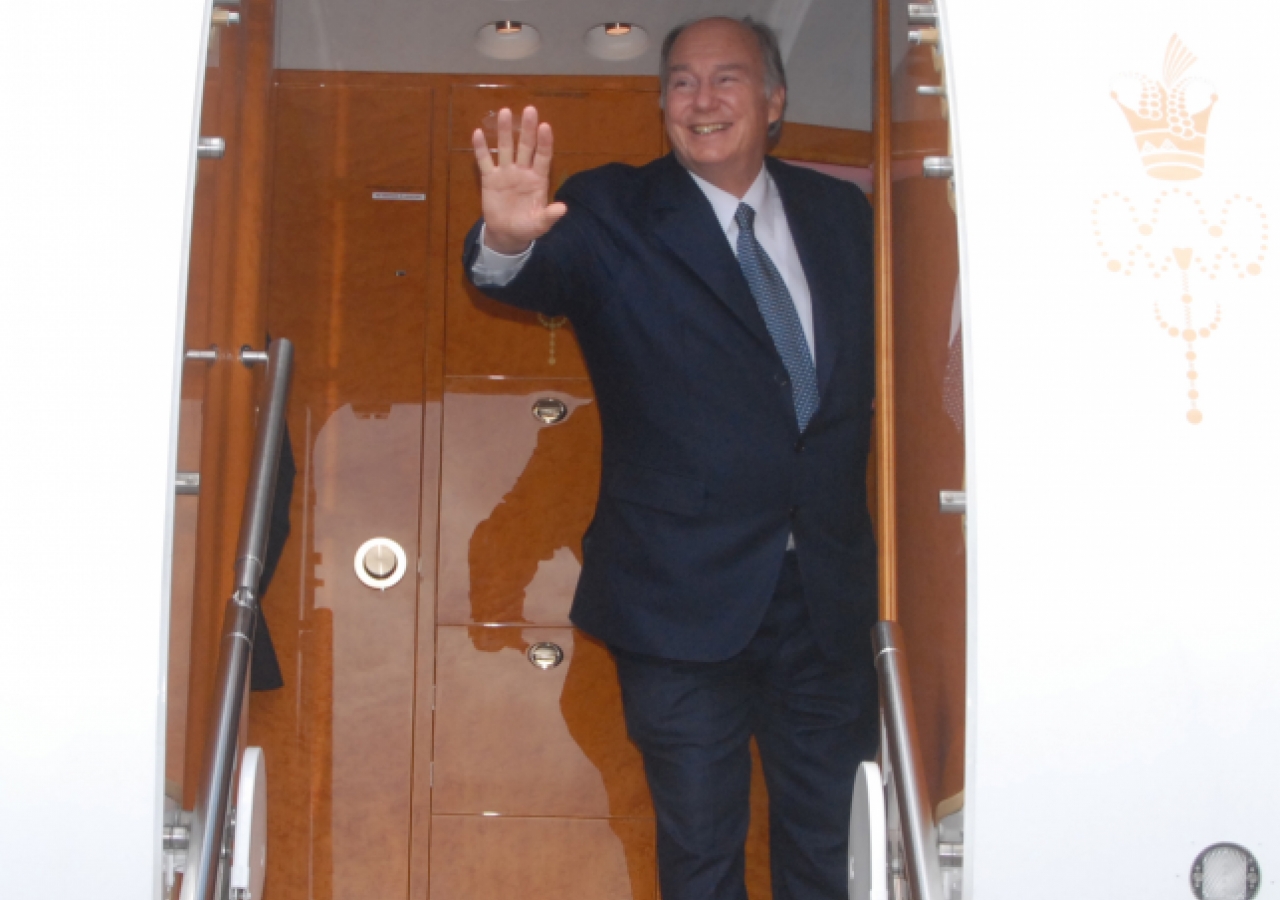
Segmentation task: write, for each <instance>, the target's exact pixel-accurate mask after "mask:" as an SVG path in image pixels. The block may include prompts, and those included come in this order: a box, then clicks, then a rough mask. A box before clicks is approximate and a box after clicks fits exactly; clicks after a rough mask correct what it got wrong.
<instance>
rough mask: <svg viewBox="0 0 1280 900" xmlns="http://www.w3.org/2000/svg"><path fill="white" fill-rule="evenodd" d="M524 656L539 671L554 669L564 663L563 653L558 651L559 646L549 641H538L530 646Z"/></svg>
mask: <svg viewBox="0 0 1280 900" xmlns="http://www.w3.org/2000/svg"><path fill="white" fill-rule="evenodd" d="M525 656H527V657H528V658H529V662H531V663H533V664H534V665H535V666H537V667H538V668H539V669H554V668H555V667H556V666H558V665H560V663H562V662H564V651H563V650H561V649H560V645H559V644H553V643H551V642H550V641H539V642H538V643H536V644H533V645H531V646H530V647H529V649H528V650H527V651H525Z"/></svg>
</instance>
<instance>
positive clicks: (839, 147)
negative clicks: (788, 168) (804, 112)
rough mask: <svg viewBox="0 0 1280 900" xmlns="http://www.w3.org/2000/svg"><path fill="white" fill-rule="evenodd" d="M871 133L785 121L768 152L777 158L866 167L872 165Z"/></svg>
mask: <svg viewBox="0 0 1280 900" xmlns="http://www.w3.org/2000/svg"><path fill="white" fill-rule="evenodd" d="M871 150H872V144H871V133H870V132H867V131H853V130H851V129H848V128H828V127H826V126H824V125H805V124H803V123H800V122H787V123H785V124H784V125H783V126H782V135H781V136H780V137H779V138H778V142H777V144H775V145H774V146H773V149H772V150H770V151H769V152H770V153H772V154H773V155H774V156H776V157H778V158H779V159H802V160H805V161H806V162H823V163H832V164H835V165H841V166H857V167H858V168H863V169H865V168H867V167H869V166H870V165H871Z"/></svg>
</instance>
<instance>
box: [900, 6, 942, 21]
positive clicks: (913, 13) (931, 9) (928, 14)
mask: <svg viewBox="0 0 1280 900" xmlns="http://www.w3.org/2000/svg"><path fill="white" fill-rule="evenodd" d="M907 24H908V25H937V24H938V7H937V5H936V4H933V3H908V4H907Z"/></svg>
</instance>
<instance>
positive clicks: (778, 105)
mask: <svg viewBox="0 0 1280 900" xmlns="http://www.w3.org/2000/svg"><path fill="white" fill-rule="evenodd" d="M786 106H787V89H786V88H784V87H777V88H774V89H773V93H772V94H770V95H769V124H770V125H772V124H773V123H774V122H776V121H778V120H779V119H781V118H782V111H783V110H784V109H786Z"/></svg>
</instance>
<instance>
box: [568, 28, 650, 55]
mask: <svg viewBox="0 0 1280 900" xmlns="http://www.w3.org/2000/svg"><path fill="white" fill-rule="evenodd" d="M583 42H584V43H585V44H586V45H587V52H588V53H590V54H591V55H592V56H594V57H595V58H596V59H603V60H606V61H608V62H621V61H623V60H628V59H635V58H636V57H637V56H640V55H641V54H642V53H644V51H646V50H648V49H649V33H648V32H647V31H645V30H644V29H643V28H641V27H640V26H639V25H633V24H631V23H630V22H605V23H604V24H603V25H597V26H596V27H595V28H592V29H591V30H590V31H588V32H587V35H586V37H584V38H583Z"/></svg>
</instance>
